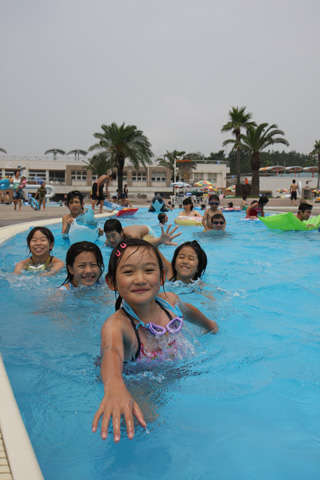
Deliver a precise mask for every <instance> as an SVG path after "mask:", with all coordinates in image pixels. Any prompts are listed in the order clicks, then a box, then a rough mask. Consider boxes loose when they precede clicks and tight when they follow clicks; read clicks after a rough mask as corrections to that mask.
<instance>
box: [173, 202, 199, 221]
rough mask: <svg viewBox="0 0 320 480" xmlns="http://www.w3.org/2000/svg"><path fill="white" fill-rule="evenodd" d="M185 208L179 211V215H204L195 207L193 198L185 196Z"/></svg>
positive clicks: (183, 205) (183, 204)
mask: <svg viewBox="0 0 320 480" xmlns="http://www.w3.org/2000/svg"><path fill="white" fill-rule="evenodd" d="M182 207H183V210H182V212H180V213H179V215H178V217H200V218H202V215H200V213H198V212H197V211H195V210H194V209H193V203H192V200H191V198H189V197H188V198H185V199H184V200H183V202H182Z"/></svg>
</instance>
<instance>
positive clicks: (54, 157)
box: [44, 148, 66, 160]
mask: <svg viewBox="0 0 320 480" xmlns="http://www.w3.org/2000/svg"><path fill="white" fill-rule="evenodd" d="M47 153H53V160H56V159H57V153H58V154H59V155H65V154H66V152H65V151H64V150H60V149H59V148H50V150H47V151H46V152H44V154H45V155H47Z"/></svg>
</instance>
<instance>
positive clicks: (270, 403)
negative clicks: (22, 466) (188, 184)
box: [0, 209, 320, 480]
mask: <svg viewBox="0 0 320 480" xmlns="http://www.w3.org/2000/svg"><path fill="white" fill-rule="evenodd" d="M176 214H177V210H176V211H175V212H170V213H169V215H168V216H169V219H170V220H172V219H173V218H174V216H175V215H176ZM156 217H157V216H156V215H155V214H149V213H147V212H146V211H145V210H143V209H142V211H141V210H139V214H138V215H136V216H135V217H133V218H130V219H128V220H126V221H125V220H124V219H123V220H122V222H123V224H124V225H128V224H131V223H133V222H135V223H146V224H148V225H150V226H155V225H156V223H157V221H156ZM226 218H227V223H228V224H227V231H226V232H225V233H223V232H212V234H209V235H203V234H201V228H199V227H180V231H182V232H183V233H182V235H181V237H179V238H178V240H179V242H180V241H181V242H182V241H185V240H189V239H190V238H192V239H193V238H195V239H197V240H198V241H200V243H201V245H202V246H203V248H205V250H206V251H207V254H208V258H209V264H208V268H207V272H206V274H205V275H204V277H203V283H202V282H200V285H194V286H188V285H179V284H174V285H173V284H171V285H166V289H169V290H173V291H175V292H177V293H179V295H181V296H182V299H183V300H184V301H188V302H190V303H194V304H195V305H196V306H198V308H200V309H201V310H202V311H203V312H204V313H205V314H206V315H207V316H208V317H211V318H214V319H215V320H216V321H217V322H218V324H219V327H220V331H219V333H218V334H217V335H216V336H210V335H209V336H200V335H199V332H198V331H197V329H196V328H190V335H191V336H192V338H193V343H194V345H195V353H194V354H193V355H192V356H191V358H188V359H186V360H184V361H180V362H177V363H174V362H173V363H170V364H167V365H162V366H160V367H159V366H157V367H153V368H149V369H148V370H136V369H135V368H134V367H131V368H130V369H128V370H127V372H126V377H127V383H128V384H129V386H130V390H131V392H132V393H133V394H134V395H135V396H136V398H137V400H138V403H139V404H140V406H141V407H142V409H143V412H144V414H145V415H146V417H147V419H148V433H146V432H145V431H144V430H142V429H141V428H139V427H137V430H136V437H135V439H134V440H133V441H129V440H127V439H126V438H125V434H124V432H123V437H122V439H121V442H120V444H119V445H115V444H113V442H112V440H111V438H109V439H108V440H107V441H106V442H103V441H102V440H101V438H100V436H99V434H98V433H96V434H92V433H91V423H92V418H93V414H94V412H95V411H96V408H97V406H98V405H99V403H100V401H101V398H102V389H103V387H102V383H101V381H100V379H99V369H98V367H97V366H96V365H95V360H96V357H97V355H98V354H99V343H100V338H99V334H100V327H101V325H102V323H103V321H104V320H105V318H106V317H107V316H108V315H109V314H111V313H112V312H113V309H114V297H113V294H112V293H111V292H109V291H108V290H107V289H106V288H102V289H101V290H100V291H99V292H100V293H99V295H97V291H96V290H87V291H77V292H75V294H67V295H57V291H56V287H57V286H58V285H60V283H61V282H62V281H63V279H64V275H63V274H60V275H59V276H56V277H53V278H40V277H35V276H33V275H28V276H23V277H22V276H21V277H17V278H13V277H11V276H8V274H7V272H9V271H12V270H13V266H14V263H15V262H16V261H17V260H20V259H22V258H25V256H26V246H25V245H26V242H25V239H26V233H23V234H20V235H17V236H16V237H15V238H14V239H12V240H10V241H9V242H7V243H6V244H5V245H4V246H3V247H2V249H1V251H2V256H1V259H0V282H1V291H2V292H3V293H4V298H6V301H5V302H3V304H2V306H1V310H2V321H1V326H2V328H1V350H2V353H3V358H4V362H5V365H6V369H7V372H8V376H9V378H10V381H11V385H12V388H13V391H14V393H15V396H16V399H17V402H18V405H19V408H20V410H21V414H22V417H23V420H24V422H25V424H26V427H27V430H28V433H29V436H30V439H31V441H32V444H33V447H34V450H35V452H36V455H37V458H38V461H39V464H40V467H41V469H42V472H43V474H44V477H45V479H57V478H59V479H68V480H73V479H77V480H79V479H80V480H82V479H86V480H87V479H94V480H96V479H97V480H100V479H105V478H108V479H118V478H119V479H120V478H121V479H126V478H130V479H132V478H163V479H171V478H172V479H180V478H181V479H182V478H183V479H207V478H208V479H209V478H210V479H211V478H217V479H219V480H220V479H234V478H237V479H270V478H272V479H281V480H284V479H290V480H291V479H301V478H302V477H304V478H306V479H308V480H309V479H318V478H319V474H320V434H319V432H320V420H319V418H320V415H319V413H320V395H319V392H320V386H319V357H320V355H319V340H320V329H319V288H318V284H319V270H320V269H319V266H320V257H319V241H320V237H319V233H318V232H314V231H313V232H277V231H270V230H268V229H267V228H265V227H264V226H263V225H261V224H260V223H258V222H243V221H241V218H243V214H242V213H226ZM52 230H53V232H54V235H55V237H56V247H55V249H54V254H55V255H56V256H58V257H60V258H63V257H64V256H65V253H66V251H67V244H66V243H65V242H64V241H63V240H62V239H61V237H60V235H59V232H60V226H57V227H54V228H52ZM161 250H162V252H163V253H164V254H165V256H167V257H168V258H171V256H172V254H173V250H174V249H173V248H172V247H167V246H164V247H162V249H161ZM103 254H104V258H105V260H106V263H107V259H108V256H109V251H108V249H106V248H103ZM212 297H214V300H212Z"/></svg>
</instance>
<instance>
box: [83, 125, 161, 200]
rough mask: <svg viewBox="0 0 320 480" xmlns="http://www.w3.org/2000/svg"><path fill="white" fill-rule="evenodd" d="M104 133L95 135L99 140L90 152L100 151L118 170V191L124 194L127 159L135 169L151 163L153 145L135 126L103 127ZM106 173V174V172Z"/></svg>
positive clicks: (111, 166) (111, 165) (112, 166)
mask: <svg viewBox="0 0 320 480" xmlns="http://www.w3.org/2000/svg"><path fill="white" fill-rule="evenodd" d="M101 128H102V130H103V131H102V133H94V134H93V136H94V137H95V138H97V139H98V140H99V142H98V143H95V144H94V145H92V146H91V147H90V148H89V150H90V151H93V150H99V153H103V154H104V155H105V159H106V160H107V161H108V162H109V165H110V168H116V169H117V174H118V190H119V193H121V192H122V185H123V168H124V164H125V161H126V159H128V160H129V161H130V162H131V163H132V165H133V167H134V168H135V169H138V168H139V167H140V164H142V165H143V166H144V167H146V164H150V163H151V157H152V152H151V149H150V147H151V144H150V142H149V140H148V139H147V137H146V136H145V135H144V134H143V133H142V131H141V130H138V129H137V127H136V126H135V125H126V126H125V124H124V123H123V124H122V125H120V126H118V125H117V124H116V123H114V122H113V123H111V125H101ZM104 173H106V172H104Z"/></svg>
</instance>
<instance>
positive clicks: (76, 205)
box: [68, 197, 83, 215]
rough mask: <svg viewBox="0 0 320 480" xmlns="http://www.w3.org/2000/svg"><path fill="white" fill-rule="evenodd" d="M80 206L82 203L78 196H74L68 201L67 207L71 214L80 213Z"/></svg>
mask: <svg viewBox="0 0 320 480" xmlns="http://www.w3.org/2000/svg"><path fill="white" fill-rule="evenodd" d="M82 207H83V204H82V203H81V202H80V199H79V198H78V197H74V198H73V199H72V200H70V202H69V203H68V208H69V210H70V213H71V214H72V215H80V213H81V212H82Z"/></svg>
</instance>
